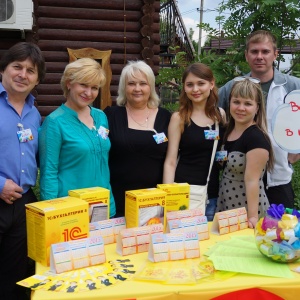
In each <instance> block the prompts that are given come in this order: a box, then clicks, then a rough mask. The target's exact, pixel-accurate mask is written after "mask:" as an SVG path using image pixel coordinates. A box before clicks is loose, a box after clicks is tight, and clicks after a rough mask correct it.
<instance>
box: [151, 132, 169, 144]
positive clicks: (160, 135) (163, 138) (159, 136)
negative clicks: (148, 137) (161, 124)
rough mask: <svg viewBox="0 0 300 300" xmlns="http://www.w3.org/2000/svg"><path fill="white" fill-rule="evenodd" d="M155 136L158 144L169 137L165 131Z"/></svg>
mask: <svg viewBox="0 0 300 300" xmlns="http://www.w3.org/2000/svg"><path fill="white" fill-rule="evenodd" d="M153 138H154V140H155V142H156V144H161V143H164V142H167V141H168V138H167V137H166V135H165V133H164V132H161V133H157V134H154V135H153Z"/></svg>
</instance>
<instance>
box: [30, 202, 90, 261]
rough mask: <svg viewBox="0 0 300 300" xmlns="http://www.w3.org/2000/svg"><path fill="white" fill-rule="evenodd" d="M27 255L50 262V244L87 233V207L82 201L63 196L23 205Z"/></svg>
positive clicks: (85, 236) (83, 236)
mask: <svg viewBox="0 0 300 300" xmlns="http://www.w3.org/2000/svg"><path fill="white" fill-rule="evenodd" d="M25 206H26V225H27V240H28V242H27V244H28V246H27V247H28V256H29V257H30V258H32V259H33V260H35V261H36V262H39V263H41V264H42V265H44V266H49V264H50V250H51V245H52V244H56V243H60V242H66V241H71V240H78V239H82V238H87V237H88V236H89V210H88V209H89V207H88V203H87V202H86V201H84V200H81V199H78V198H74V197H63V198H57V199H52V200H47V201H39V202H34V203H30V204H26V205H25Z"/></svg>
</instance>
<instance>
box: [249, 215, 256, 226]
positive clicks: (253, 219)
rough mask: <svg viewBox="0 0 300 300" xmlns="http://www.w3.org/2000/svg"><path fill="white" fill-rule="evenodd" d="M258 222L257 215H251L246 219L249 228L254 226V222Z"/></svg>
mask: <svg viewBox="0 0 300 300" xmlns="http://www.w3.org/2000/svg"><path fill="white" fill-rule="evenodd" d="M257 222H258V218H257V217H251V218H249V219H248V226H249V228H255V225H256V223H257Z"/></svg>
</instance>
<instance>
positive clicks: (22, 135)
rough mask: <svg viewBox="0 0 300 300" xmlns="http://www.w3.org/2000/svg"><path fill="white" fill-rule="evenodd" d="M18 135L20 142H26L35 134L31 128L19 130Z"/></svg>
mask: <svg viewBox="0 0 300 300" xmlns="http://www.w3.org/2000/svg"><path fill="white" fill-rule="evenodd" d="M17 136H18V139H19V141H20V143H26V142H29V141H32V140H33V135H32V132H31V129H30V128H28V129H23V130H20V131H17Z"/></svg>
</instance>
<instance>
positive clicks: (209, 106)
mask: <svg viewBox="0 0 300 300" xmlns="http://www.w3.org/2000/svg"><path fill="white" fill-rule="evenodd" d="M190 73H192V74H193V75H195V76H196V77H199V78H201V79H204V80H207V81H209V82H215V78H214V75H213V72H212V70H211V69H210V68H209V67H208V66H207V65H205V64H202V63H193V64H191V65H189V66H188V67H187V68H186V69H185V70H184V73H183V75H182V83H183V88H182V91H181V93H180V97H179V104H180V107H179V116H180V118H181V120H182V122H181V126H180V127H181V132H183V131H184V126H185V125H188V126H190V125H191V115H192V111H193V104H192V101H191V100H190V99H189V98H188V96H187V95H186V93H185V91H184V84H185V81H186V78H187V76H188V75H189V74H190ZM217 103H218V91H217V88H216V85H214V87H213V89H212V90H211V91H210V95H209V96H208V98H207V102H206V105H205V114H206V115H207V116H208V117H209V118H210V119H212V120H214V121H218V122H222V116H221V113H220V111H219V110H218V106H217Z"/></svg>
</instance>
